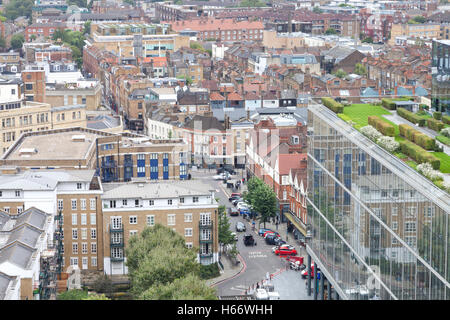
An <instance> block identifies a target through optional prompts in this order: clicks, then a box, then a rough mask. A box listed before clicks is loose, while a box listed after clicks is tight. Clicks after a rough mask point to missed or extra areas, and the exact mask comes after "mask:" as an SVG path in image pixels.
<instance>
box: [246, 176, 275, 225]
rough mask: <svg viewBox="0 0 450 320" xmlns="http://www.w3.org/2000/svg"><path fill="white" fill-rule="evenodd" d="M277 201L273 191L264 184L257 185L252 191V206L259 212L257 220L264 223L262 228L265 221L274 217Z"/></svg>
mask: <svg viewBox="0 0 450 320" xmlns="http://www.w3.org/2000/svg"><path fill="white" fill-rule="evenodd" d="M277 203H278V201H277V196H276V194H275V192H273V190H272V189H271V188H270V187H269V186H267V185H266V184H262V185H260V186H258V187H257V188H256V190H255V191H254V196H253V203H252V207H253V210H255V211H256V212H258V213H259V222H260V223H261V222H262V223H264V228H265V227H266V222H267V221H270V219H271V218H274V217H275V215H276V213H277V211H278V208H277V207H278V205H277Z"/></svg>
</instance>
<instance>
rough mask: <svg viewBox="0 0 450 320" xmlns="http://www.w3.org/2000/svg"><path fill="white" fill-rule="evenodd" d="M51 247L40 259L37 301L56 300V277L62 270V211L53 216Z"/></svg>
mask: <svg viewBox="0 0 450 320" xmlns="http://www.w3.org/2000/svg"><path fill="white" fill-rule="evenodd" d="M55 222H56V226H55V231H54V234H53V245H52V246H49V247H48V248H47V250H44V251H43V252H42V254H41V258H40V272H39V287H38V288H37V290H35V293H38V294H39V300H56V293H57V277H58V276H59V275H60V274H61V269H62V246H63V243H62V234H63V233H62V211H61V210H60V211H59V212H58V214H57V215H55Z"/></svg>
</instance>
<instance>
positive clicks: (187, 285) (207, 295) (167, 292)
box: [140, 274, 217, 300]
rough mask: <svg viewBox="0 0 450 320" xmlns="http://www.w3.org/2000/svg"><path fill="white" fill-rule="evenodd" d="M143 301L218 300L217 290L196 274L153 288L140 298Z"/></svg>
mask: <svg viewBox="0 0 450 320" xmlns="http://www.w3.org/2000/svg"><path fill="white" fill-rule="evenodd" d="M140 298H141V299H143V300H217V295H216V290H215V289H214V288H211V287H209V286H208V285H207V284H206V283H205V282H204V281H202V280H200V278H199V277H198V276H197V275H195V274H188V275H187V276H186V277H184V278H179V279H175V280H174V281H173V282H172V283H168V284H158V285H155V286H152V287H151V288H149V289H147V290H146V291H144V292H143V293H142V295H141V296H140Z"/></svg>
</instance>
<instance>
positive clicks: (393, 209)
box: [391, 207, 398, 216]
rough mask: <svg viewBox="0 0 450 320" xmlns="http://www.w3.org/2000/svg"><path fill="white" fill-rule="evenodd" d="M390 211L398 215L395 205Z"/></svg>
mask: <svg viewBox="0 0 450 320" xmlns="http://www.w3.org/2000/svg"><path fill="white" fill-rule="evenodd" d="M391 212H392V215H393V216H396V215H398V208H397V207H393V208H392V211H391Z"/></svg>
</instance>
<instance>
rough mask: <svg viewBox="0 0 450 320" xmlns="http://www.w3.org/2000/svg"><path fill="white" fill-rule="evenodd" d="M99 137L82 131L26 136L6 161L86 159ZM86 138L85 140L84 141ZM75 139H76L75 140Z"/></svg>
mask: <svg viewBox="0 0 450 320" xmlns="http://www.w3.org/2000/svg"><path fill="white" fill-rule="evenodd" d="M97 136H98V135H96V134H95V133H91V132H85V131H81V130H75V131H65V132H51V131H49V132H48V133H47V134H37V135H28V136H24V137H23V138H22V139H21V140H19V141H18V143H17V144H16V145H15V146H14V147H13V149H12V150H11V152H9V153H6V154H5V155H4V158H3V159H4V160H48V159H54V160H75V159H85V158H86V155H87V153H88V151H89V149H90V148H91V147H94V146H93V145H94V144H95V139H96V137H97ZM83 137H84V139H83ZM74 138H75V139H74Z"/></svg>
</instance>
